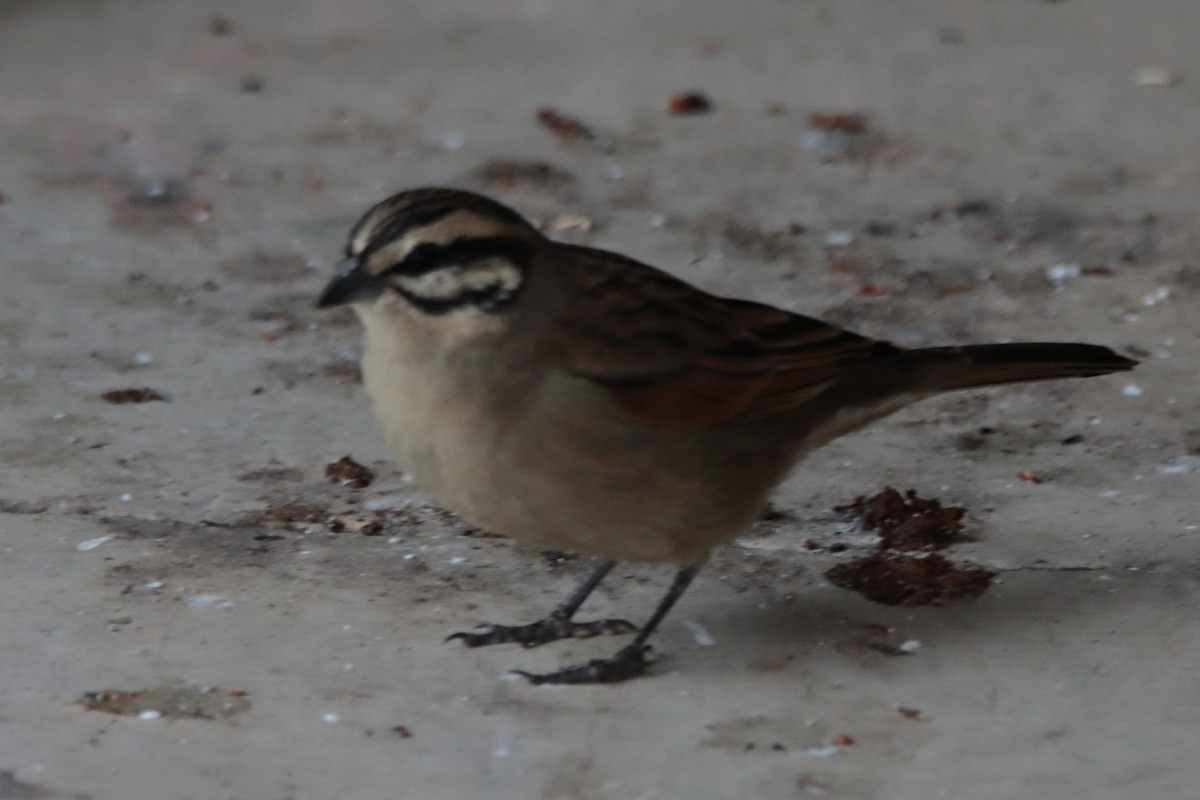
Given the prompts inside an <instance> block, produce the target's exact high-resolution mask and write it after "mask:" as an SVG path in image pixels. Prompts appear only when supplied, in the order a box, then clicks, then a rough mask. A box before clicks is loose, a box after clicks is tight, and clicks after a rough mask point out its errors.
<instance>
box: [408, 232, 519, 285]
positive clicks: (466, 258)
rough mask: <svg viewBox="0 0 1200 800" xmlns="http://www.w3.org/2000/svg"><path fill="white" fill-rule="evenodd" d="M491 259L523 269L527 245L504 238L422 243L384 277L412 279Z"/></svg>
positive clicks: (477, 237)
mask: <svg viewBox="0 0 1200 800" xmlns="http://www.w3.org/2000/svg"><path fill="white" fill-rule="evenodd" d="M492 258H501V259H504V260H505V261H508V262H511V263H512V264H514V265H515V266H516V267H517V268H518V269H521V270H524V269H525V268H526V266H527V265H528V264H529V245H528V244H527V243H526V242H523V241H521V240H520V239H514V238H512V237H508V236H482V237H481V236H474V237H464V238H462V239H455V240H454V241H452V242H447V243H446V244H435V243H433V242H425V243H423V244H419V245H417V246H416V247H414V248H413V249H412V251H411V252H410V253H409V254H408V255H407V256H406V257H405V259H404V260H403V261H401V262H400V263H399V264H396V265H395V266H393V267H391V268H390V269H388V270H387V271H386V272H385V273H384V274H385V275H386V274H388V273H395V274H399V275H405V276H409V277H415V276H418V275H425V274H426V273H429V272H434V271H436V270H439V269H445V268H446V267H452V266H463V265H466V264H470V263H471V262H474V261H486V260H488V259H492Z"/></svg>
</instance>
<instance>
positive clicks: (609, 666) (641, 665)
mask: <svg viewBox="0 0 1200 800" xmlns="http://www.w3.org/2000/svg"><path fill="white" fill-rule="evenodd" d="M648 652H650V646H649V645H645V644H631V645H629V646H627V647H623V648H621V649H620V650H618V651H617V654H616V655H615V656H613V657H612V658H593V659H592V660H591V661H589V662H587V663H586V664H576V665H575V666H573V667H566V668H565V669H560V670H559V671H558V672H548V673H545V674H540V675H539V674H535V673H532V672H525V671H524V670H519V669H515V670H513V672H514V673H515V674H517V675H520V676H521V677H523V678H525V679H526V680H527V681H529V682H530V683H532V684H533V685H534V686H541V685H543V684H580V683H621V682H622V681H627V680H629V679H630V678H636V677H637V676H639V675H641V674H642V673H643V672H645V671H646V666H647V665H648V664H649V663H650V662H648V661H647V660H646V654H647V653H648Z"/></svg>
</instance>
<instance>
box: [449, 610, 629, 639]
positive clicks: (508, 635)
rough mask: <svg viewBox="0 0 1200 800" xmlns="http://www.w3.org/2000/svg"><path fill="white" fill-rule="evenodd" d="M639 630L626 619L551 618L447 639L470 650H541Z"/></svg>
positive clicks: (485, 627)
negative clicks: (518, 647) (492, 646)
mask: <svg viewBox="0 0 1200 800" xmlns="http://www.w3.org/2000/svg"><path fill="white" fill-rule="evenodd" d="M636 630H637V626H636V625H634V624H633V623H632V622H629V621H627V620H623V619H597V620H593V621H591V622H572V621H571V620H569V619H564V618H563V617H560V616H555V615H554V614H551V615H550V616H548V617H546V618H545V619H539V620H538V621H537V622H531V623H529V624H528V625H490V624H484V625H480V626H479V630H477V631H463V632H461V633H455V634H451V635H450V636H448V637H446V641H447V642H449V641H451V640H452V639H458V640H460V641H461V642H462V643H463V644H465V645H466V646H467V647H486V646H487V645H489V644H508V643H510V642H516V643H517V644H519V645H521V646H522V647H537V646H538V645H542V644H546V643H548V642H557V641H558V640H559V639H590V638H591V637H593V636H615V635H617V634H621V633H632V632H633V631H636Z"/></svg>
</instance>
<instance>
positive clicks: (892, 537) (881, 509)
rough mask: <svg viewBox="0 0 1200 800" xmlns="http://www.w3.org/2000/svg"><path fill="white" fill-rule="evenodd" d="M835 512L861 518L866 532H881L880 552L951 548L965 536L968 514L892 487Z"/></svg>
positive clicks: (859, 498)
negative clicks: (963, 521)
mask: <svg viewBox="0 0 1200 800" xmlns="http://www.w3.org/2000/svg"><path fill="white" fill-rule="evenodd" d="M834 511H840V512H849V513H851V514H854V515H856V516H858V517H859V518H860V519H861V520H862V526H863V528H864V529H866V530H869V531H873V530H876V529H878V530H879V536H880V538H879V549H881V550H941V549H943V548H945V547H949V546H950V544H951V543H953V542H954V540H955V539H956V538H958V535H959V533H961V532H962V529H963V524H962V518H963V517H964V516H965V515H966V513H967V510H966V509H965V508H962V507H959V506H948V507H944V506H942V504H941V503H939V502H938V501H937V500H926V499H924V498H921V497H917V493H916V492H915V491H914V490H912V489H909V490H908V491H906V492H905V493H904V494H900V492H898V491H896V490H895V489H893V488H892V487H890V486H887V487H885V488H884V490H883V491H882V492H879V493H878V494H875V495H872V496H871V497H865V496H863V497H856V498H855V499H854V502H852V503H848V504H846V505H842V506H835V507H834Z"/></svg>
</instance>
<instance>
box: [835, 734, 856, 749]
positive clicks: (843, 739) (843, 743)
mask: <svg viewBox="0 0 1200 800" xmlns="http://www.w3.org/2000/svg"><path fill="white" fill-rule="evenodd" d="M829 743H830V744H833V745H837V746H838V747H849V746H850V745H852V744H854V737H853V736H851V735H850V734H848V733H835V734H834V735H833V738H831V739H830V740H829Z"/></svg>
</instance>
